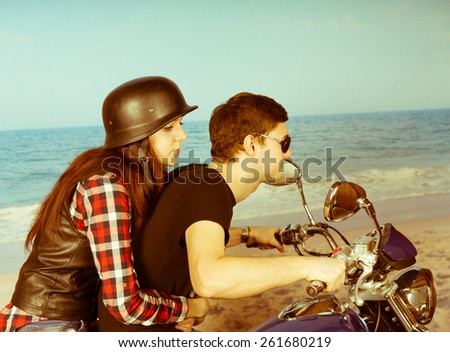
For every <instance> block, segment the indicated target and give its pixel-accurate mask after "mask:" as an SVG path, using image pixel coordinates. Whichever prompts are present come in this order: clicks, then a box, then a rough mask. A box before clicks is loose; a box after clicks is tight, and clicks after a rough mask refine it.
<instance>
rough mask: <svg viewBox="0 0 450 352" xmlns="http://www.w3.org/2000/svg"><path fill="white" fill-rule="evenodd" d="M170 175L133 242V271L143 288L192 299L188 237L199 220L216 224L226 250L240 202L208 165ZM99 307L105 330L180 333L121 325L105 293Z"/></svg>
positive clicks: (160, 327) (171, 327)
mask: <svg viewBox="0 0 450 352" xmlns="http://www.w3.org/2000/svg"><path fill="white" fill-rule="evenodd" d="M171 176H172V181H171V182H170V183H169V184H168V185H167V186H166V188H165V189H164V191H163V193H162V194H161V196H160V198H159V199H158V202H157V204H156V207H155V209H154V212H153V215H152V217H151V218H150V220H149V221H148V223H147V224H146V226H145V229H144V231H143V233H142V234H140V236H138V237H137V238H136V239H134V240H133V242H132V246H133V255H134V264H135V265H134V267H135V270H136V273H137V277H138V280H139V285H140V287H141V288H143V289H145V288H151V289H157V290H160V291H164V292H166V293H170V294H174V295H180V296H189V295H190V293H191V291H192V284H191V280H190V276H189V266H188V260H187V250H186V241H185V232H186V230H187V229H188V228H189V226H191V225H192V224H194V223H195V222H197V221H201V220H210V221H214V222H216V223H218V224H220V225H221V226H222V227H223V229H224V231H225V243H224V245H225V244H226V243H227V242H228V239H229V233H228V229H229V227H230V223H231V217H232V215H233V206H234V205H235V204H236V201H235V199H234V195H233V193H232V192H231V189H230V188H229V187H228V185H227V184H226V182H225V180H224V179H223V178H222V176H221V175H220V174H219V173H218V172H217V171H215V170H212V169H209V168H208V167H207V166H206V165H189V166H186V167H182V168H179V169H177V170H176V171H174V172H173V174H172V175H171ZM98 308H99V311H98V313H99V319H100V322H99V323H100V331H175V332H177V331H179V330H176V329H175V327H174V325H175V324H163V325H159V324H155V325H151V326H143V325H134V324H132V325H124V324H121V323H119V321H117V320H116V319H115V318H114V317H113V316H112V315H110V314H109V312H108V311H107V309H106V307H105V306H104V304H103V302H102V299H101V292H100V293H99V305H98Z"/></svg>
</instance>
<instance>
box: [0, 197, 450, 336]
mask: <svg viewBox="0 0 450 352" xmlns="http://www.w3.org/2000/svg"><path fill="white" fill-rule="evenodd" d="M374 206H375V210H376V212H377V218H378V221H379V223H380V224H384V223H388V222H390V223H392V224H393V225H394V226H395V227H396V228H397V230H399V231H400V232H402V233H403V234H404V235H406V236H407V237H408V238H409V239H410V240H411V241H412V242H413V243H414V245H415V246H416V248H417V251H418V256H417V263H416V265H417V266H423V267H427V268H429V269H430V270H431V271H432V272H433V275H434V280H435V286H436V291H437V302H438V304H437V309H436V313H435V315H434V318H433V321H432V322H431V323H430V324H429V325H428V328H429V329H430V331H447V332H449V331H450V315H449V314H448V311H449V310H450V249H449V247H448V246H447V241H448V240H450V226H449V224H450V193H440V194H433V195H425V196H418V197H407V198H398V199H392V200H387V201H378V202H374ZM302 210H303V209H301V211H298V212H292V213H287V214H279V215H277V214H274V215H272V216H260V217H253V218H248V219H239V220H235V221H233V222H232V226H244V225H245V226H246V225H249V226H252V225H253V226H269V225H270V226H280V227H281V228H282V227H284V226H286V225H287V224H297V223H302V224H303V223H305V222H306V216H305V213H304V212H303V211H302ZM312 213H313V215H314V216H315V218H316V221H323V218H322V214H321V213H319V212H318V211H315V210H312ZM333 226H334V227H336V228H337V229H338V230H339V231H341V232H342V233H343V234H344V235H345V236H346V237H347V238H348V239H349V240H350V241H353V240H354V239H355V238H357V237H358V236H360V235H361V234H364V233H366V232H368V231H371V230H372V229H373V228H374V226H373V224H372V221H371V220H370V219H369V217H368V216H367V214H366V213H365V212H364V211H360V212H359V213H358V214H356V215H354V216H353V217H351V218H349V219H347V220H345V221H343V222H340V223H334V224H333ZM286 249H287V251H286V252H287V253H286V254H283V255H296V254H295V252H294V250H293V249H292V248H286ZM227 255H246V256H273V255H278V252H276V251H259V250H258V249H247V248H245V246H235V247H232V248H229V249H227ZM25 258H26V253H25V252H24V249H23V242H21V241H17V242H11V243H3V244H2V245H1V246H0V282H1V287H0V306H1V307H2V308H3V307H4V306H5V305H6V304H7V303H8V302H9V300H10V298H11V295H12V292H13V290H14V285H15V282H16V279H17V274H18V271H19V269H20V267H21V265H22V263H23V261H24V260H25ZM305 286H306V285H305V283H304V282H299V283H295V284H292V285H288V286H284V287H281V288H278V289H273V290H269V291H266V292H264V293H261V294H259V295H257V296H254V297H250V298H245V299H239V300H210V302H211V309H210V313H209V314H208V316H207V317H206V319H205V321H204V322H203V323H202V324H200V325H199V326H198V330H200V331H217V332H220V331H224V332H225V331H248V330H250V329H251V328H252V327H253V326H255V325H257V324H258V323H260V322H262V321H264V320H265V319H267V318H269V317H271V316H274V315H276V314H278V312H279V311H280V310H281V309H282V308H284V307H285V306H286V305H288V304H289V303H291V302H293V301H295V300H298V299H300V298H302V297H304V296H305Z"/></svg>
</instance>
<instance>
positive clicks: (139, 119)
mask: <svg viewBox="0 0 450 352" xmlns="http://www.w3.org/2000/svg"><path fill="white" fill-rule="evenodd" d="M197 108H198V106H196V105H194V106H189V105H188V104H186V101H185V100H184V97H183V94H182V93H181V91H180V89H179V88H178V86H177V85H176V84H175V83H174V82H173V81H171V80H170V79H167V78H164V77H157V76H154V77H142V78H137V79H134V80H131V81H129V82H126V83H124V84H122V85H120V86H119V87H117V88H116V89H114V90H113V91H112V92H111V93H109V94H108V96H107V97H106V98H105V101H104V102H103V110H102V114H103V126H104V127H105V132H106V139H105V144H104V146H103V148H105V149H111V148H117V147H120V146H124V145H127V144H131V143H134V142H136V141H139V140H141V139H144V138H146V137H148V136H150V135H151V134H153V133H155V132H156V131H158V130H159V129H160V128H161V127H163V126H164V125H166V124H167V123H169V122H170V121H172V120H174V119H176V118H178V117H180V116H182V115H185V114H187V113H189V112H191V111H193V110H195V109H197Z"/></svg>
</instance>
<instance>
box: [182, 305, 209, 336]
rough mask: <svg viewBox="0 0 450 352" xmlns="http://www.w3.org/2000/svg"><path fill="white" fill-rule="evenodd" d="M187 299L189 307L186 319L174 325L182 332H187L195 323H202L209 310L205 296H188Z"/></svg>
mask: <svg viewBox="0 0 450 352" xmlns="http://www.w3.org/2000/svg"><path fill="white" fill-rule="evenodd" d="M187 301H188V305H189V309H188V312H187V314H186V319H184V320H183V321H182V322H180V323H178V324H177V325H176V326H175V328H176V329H178V330H181V331H184V332H189V331H191V330H192V328H193V327H194V326H195V325H198V324H200V323H202V322H203V321H204V320H205V317H206V314H208V311H209V302H208V300H207V299H206V298H188V300H187Z"/></svg>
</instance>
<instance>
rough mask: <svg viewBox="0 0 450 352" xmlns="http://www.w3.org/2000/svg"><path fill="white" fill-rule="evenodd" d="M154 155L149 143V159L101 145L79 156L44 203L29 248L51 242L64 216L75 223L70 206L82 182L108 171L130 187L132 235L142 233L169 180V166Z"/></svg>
mask: <svg viewBox="0 0 450 352" xmlns="http://www.w3.org/2000/svg"><path fill="white" fill-rule="evenodd" d="M154 155H155V154H154V152H153V149H152V148H151V146H149V156H150V157H149V158H148V160H147V161H145V162H142V161H138V160H137V159H136V158H135V157H134V155H133V153H132V152H130V149H129V148H127V147H120V148H116V149H103V148H102V147H99V148H94V149H90V150H87V151H85V152H83V153H82V154H80V155H79V156H77V157H76V158H75V159H74V160H73V161H72V163H70V165H69V167H68V168H67V169H66V170H65V171H64V173H63V174H62V175H61V176H60V177H59V179H58V181H57V182H56V184H55V185H54V187H53V189H52V191H51V192H50V193H49V194H48V195H47V197H46V198H45V199H44V201H43V203H42V204H41V206H40V208H39V211H38V212H37V214H36V217H35V219H34V221H33V223H32V226H31V228H30V231H29V232H28V235H27V238H26V240H25V248H26V249H31V247H32V245H33V243H34V242H40V241H51V240H52V234H53V233H55V231H57V230H58V228H59V226H60V220H61V216H63V217H65V218H66V219H68V220H69V223H70V224H72V221H71V219H70V213H69V206H70V203H71V201H72V197H73V194H74V192H75V188H76V186H77V184H78V182H80V181H82V180H85V179H87V178H89V177H91V176H93V175H103V174H105V172H112V173H114V174H116V175H117V176H118V177H119V178H120V179H121V181H122V183H123V184H124V186H125V187H126V189H127V191H128V193H129V197H130V199H131V202H130V203H131V229H132V235H133V234H135V233H137V232H139V231H140V230H141V229H142V228H143V226H144V224H145V222H146V220H147V219H148V218H149V216H150V214H151V210H152V204H153V203H154V202H153V201H154V200H155V199H156V197H157V196H158V195H159V193H160V192H161V191H162V188H163V187H164V182H165V180H166V179H167V170H166V168H165V167H164V166H163V165H162V164H161V163H160V162H159V161H158V160H157V159H156V158H155V156H154Z"/></svg>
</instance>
